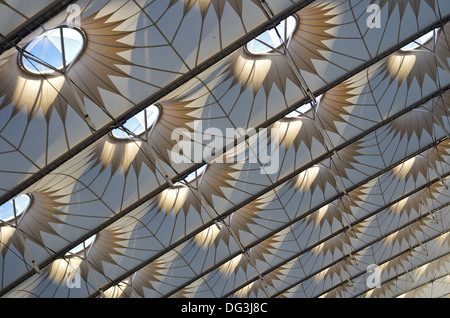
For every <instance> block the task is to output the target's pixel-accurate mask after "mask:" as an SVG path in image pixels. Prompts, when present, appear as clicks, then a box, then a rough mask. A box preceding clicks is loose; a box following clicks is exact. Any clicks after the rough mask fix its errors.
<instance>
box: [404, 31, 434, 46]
mask: <svg viewBox="0 0 450 318" xmlns="http://www.w3.org/2000/svg"><path fill="white" fill-rule="evenodd" d="M438 31H439V29H434V30H432V31H430V32H428V33H426V34H425V35H422V36H421V37H420V38H418V39H416V40H414V41H412V42H411V43H409V44H408V45H405V46H404V47H402V48H401V50H402V51H414V50H417V49H418V48H420V46H421V45H424V44H426V43H428V42H429V41H431V40H432V39H433V38H434V36H435V35H437V33H438Z"/></svg>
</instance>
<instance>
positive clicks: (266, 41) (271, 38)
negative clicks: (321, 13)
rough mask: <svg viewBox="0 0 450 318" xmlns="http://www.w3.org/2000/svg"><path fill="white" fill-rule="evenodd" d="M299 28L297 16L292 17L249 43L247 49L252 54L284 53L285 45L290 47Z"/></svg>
mask: <svg viewBox="0 0 450 318" xmlns="http://www.w3.org/2000/svg"><path fill="white" fill-rule="evenodd" d="M297 27H298V18H297V16H293V15H291V16H290V17H288V18H287V19H285V20H283V21H281V22H280V23H279V24H278V25H277V26H276V27H274V28H272V29H270V30H267V31H265V32H264V33H262V34H260V35H259V36H257V37H256V38H254V39H253V40H251V41H250V42H248V43H247V45H246V49H247V51H248V52H249V53H250V54H254V55H266V54H272V53H277V52H278V53H280V54H281V53H282V51H283V50H281V48H282V46H283V44H286V46H288V45H289V42H290V40H291V38H292V36H293V34H294V32H295V30H296V29H297Z"/></svg>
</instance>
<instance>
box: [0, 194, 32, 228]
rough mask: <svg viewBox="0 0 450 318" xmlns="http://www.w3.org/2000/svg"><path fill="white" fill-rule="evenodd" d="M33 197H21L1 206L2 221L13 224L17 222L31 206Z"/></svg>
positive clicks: (25, 195) (0, 218) (0, 216)
mask: <svg viewBox="0 0 450 318" xmlns="http://www.w3.org/2000/svg"><path fill="white" fill-rule="evenodd" d="M30 204H31V196H30V195H28V194H22V195H19V196H17V197H15V198H13V199H12V200H10V201H8V202H6V203H5V204H3V205H1V206H0V220H1V221H4V222H13V221H14V220H17V218H18V217H19V216H21V215H22V214H23V213H24V212H25V211H26V210H27V209H28V208H29V206H30Z"/></svg>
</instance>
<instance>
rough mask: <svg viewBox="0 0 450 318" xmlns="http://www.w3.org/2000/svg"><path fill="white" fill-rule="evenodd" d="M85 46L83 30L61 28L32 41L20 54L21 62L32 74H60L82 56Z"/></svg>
mask: <svg viewBox="0 0 450 318" xmlns="http://www.w3.org/2000/svg"><path fill="white" fill-rule="evenodd" d="M84 45H85V37H84V35H83V33H82V32H81V30H79V29H76V28H69V27H59V28H56V29H53V30H50V31H47V32H44V33H43V34H41V35H39V36H38V37H37V38H35V39H34V40H33V41H31V42H30V43H29V44H28V45H27V46H26V47H25V48H24V52H22V53H21V54H20V62H21V64H22V67H23V68H24V70H26V71H27V72H29V73H32V74H60V73H62V72H64V70H67V69H68V68H69V67H70V66H71V64H72V63H73V62H74V61H75V60H76V59H77V58H78V56H80V54H81V52H82V51H83V48H84Z"/></svg>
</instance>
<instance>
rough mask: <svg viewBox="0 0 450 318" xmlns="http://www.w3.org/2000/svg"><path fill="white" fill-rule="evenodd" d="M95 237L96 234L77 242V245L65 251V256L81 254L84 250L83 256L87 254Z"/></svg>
mask: <svg viewBox="0 0 450 318" xmlns="http://www.w3.org/2000/svg"><path fill="white" fill-rule="evenodd" d="M96 238H97V235H92V236H91V237H90V238H88V239H87V240H86V241H84V242H82V243H80V244H78V245H77V246H75V247H74V248H73V249H71V250H70V251H69V252H67V253H66V256H69V255H74V254H78V255H79V254H82V253H84V252H86V253H85V256H87V254H88V249H89V248H90V247H91V246H92V244H93V243H94V241H95V239H96Z"/></svg>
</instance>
